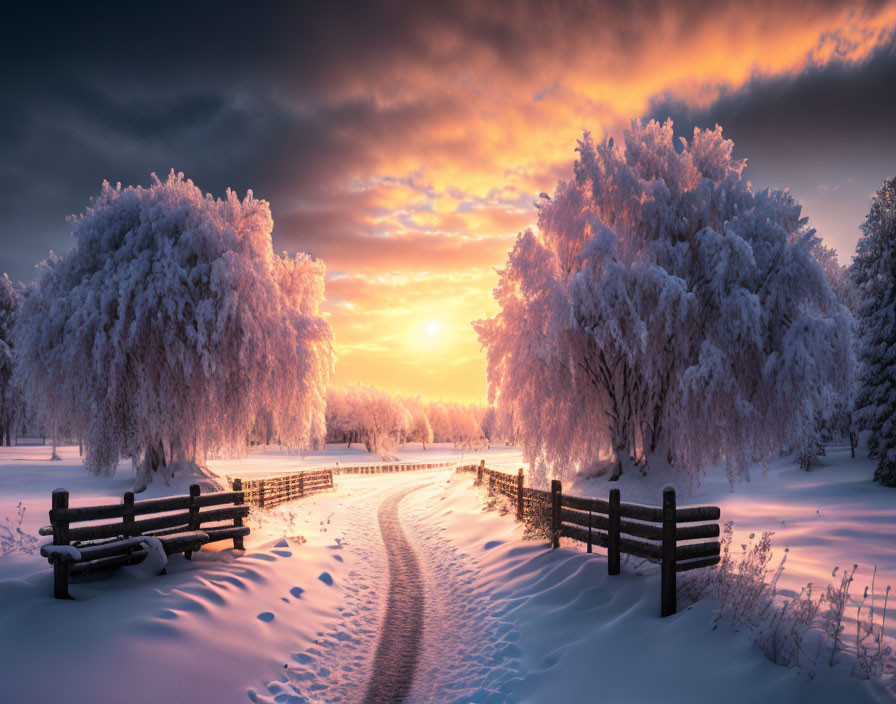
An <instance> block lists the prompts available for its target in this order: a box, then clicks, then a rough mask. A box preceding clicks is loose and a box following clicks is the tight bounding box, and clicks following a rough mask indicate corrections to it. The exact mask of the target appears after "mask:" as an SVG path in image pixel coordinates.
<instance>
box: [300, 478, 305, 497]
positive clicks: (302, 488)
mask: <svg viewBox="0 0 896 704" xmlns="http://www.w3.org/2000/svg"><path fill="white" fill-rule="evenodd" d="M304 495H305V473H304V472H299V498H301V497H303V496H304Z"/></svg>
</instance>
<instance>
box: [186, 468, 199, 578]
mask: <svg viewBox="0 0 896 704" xmlns="http://www.w3.org/2000/svg"><path fill="white" fill-rule="evenodd" d="M197 498H199V485H198V484H190V530H199V506H197V505H196V499H197ZM184 557H185V558H187V559H188V560H190V559H192V558H193V551H192V550H187V551H185V552H184Z"/></svg>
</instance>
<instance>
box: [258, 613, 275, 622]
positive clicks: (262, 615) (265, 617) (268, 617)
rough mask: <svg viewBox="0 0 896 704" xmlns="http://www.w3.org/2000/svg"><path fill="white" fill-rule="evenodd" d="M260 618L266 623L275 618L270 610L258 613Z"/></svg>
mask: <svg viewBox="0 0 896 704" xmlns="http://www.w3.org/2000/svg"><path fill="white" fill-rule="evenodd" d="M258 620H259V621H264V622H265V623H270V622H271V621H273V620H274V614H272V613H271V612H270V611H262V612H261V613H260V614H258Z"/></svg>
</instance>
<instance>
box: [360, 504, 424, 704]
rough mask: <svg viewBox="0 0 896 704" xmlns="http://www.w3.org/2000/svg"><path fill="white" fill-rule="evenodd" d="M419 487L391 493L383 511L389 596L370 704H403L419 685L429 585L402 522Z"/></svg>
mask: <svg viewBox="0 0 896 704" xmlns="http://www.w3.org/2000/svg"><path fill="white" fill-rule="evenodd" d="M419 488H420V487H412V488H410V489H402V490H400V491H397V492H395V493H393V494H390V495H389V496H387V497H386V499H385V500H384V501H383V503H382V504H380V508H379V511H378V512H377V519H378V522H379V528H380V535H381V536H382V539H383V544H384V545H385V547H386V554H387V556H388V562H389V595H388V597H387V602H386V614H385V618H384V619H383V622H382V624H381V626H380V634H379V642H378V644H377V648H376V655H375V656H374V660H373V668H372V674H371V678H370V683H369V685H368V687H367V693H366V694H365V696H364V702H365V704H380V703H381V702H394V704H402V703H403V702H404V701H405V700H406V698H407V696H408V693H409V692H410V690H411V685H412V684H413V681H414V673H415V671H416V669H417V660H418V657H419V655H420V649H421V644H422V640H423V614H424V604H425V600H424V595H423V589H424V587H423V576H422V575H421V572H420V566H419V563H418V560H417V554H416V552H415V551H414V546H413V545H412V544H411V542H410V541H409V540H408V538H407V536H406V535H405V533H404V530H402V527H401V522H400V521H399V518H398V504H399V503H400V502H401V500H402V499H403V498H404V497H405V496H407V495H408V494H410V493H411V492H412V491H416V490H417V489H419Z"/></svg>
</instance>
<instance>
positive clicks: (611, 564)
mask: <svg viewBox="0 0 896 704" xmlns="http://www.w3.org/2000/svg"><path fill="white" fill-rule="evenodd" d="M607 574H619V489H610V525H609V529H608V530H607Z"/></svg>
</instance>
